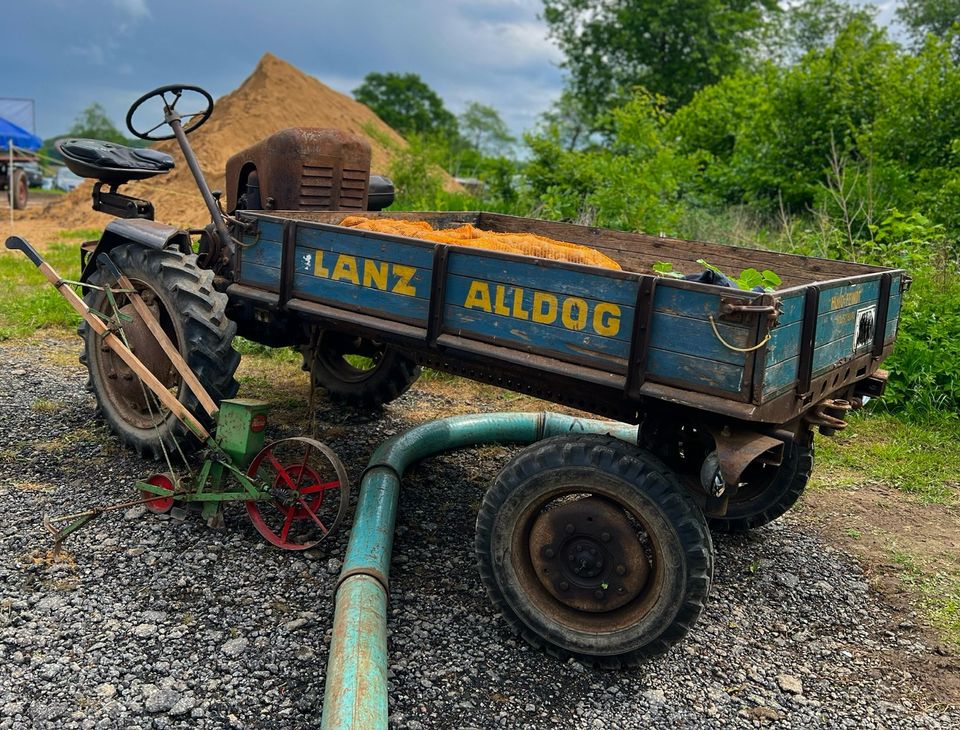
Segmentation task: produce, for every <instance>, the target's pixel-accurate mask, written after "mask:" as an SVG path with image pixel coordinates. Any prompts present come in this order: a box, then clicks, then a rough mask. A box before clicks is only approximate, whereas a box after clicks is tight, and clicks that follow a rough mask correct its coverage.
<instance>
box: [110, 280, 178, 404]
mask: <svg viewBox="0 0 960 730" xmlns="http://www.w3.org/2000/svg"><path fill="white" fill-rule="evenodd" d="M151 295H152V292H144V293H143V294H142V296H143V298H144V302H145V303H147V305H148V306H149V307H150V310H151V311H152V312H153V315H154V316H155V317H156V316H157V315H158V314H159V311H158V307H157V304H156V302H155V301H154V299H153V297H152V296H151ZM120 313H121V314H124V315H127V316H129V317H130V320H129V321H125V322H124V323H123V334H124V335H125V336H126V339H127V342H129V343H130V349H131V350H132V351H133V353H134V354H135V355H136V356H137V357H138V358H139V359H140V361H141V362H142V363H143V364H144V365H145V366H146V367H147V369H148V370H149V371H150V372H151V373H153V375H155V376H156V377H157V379H158V380H159V381H160V382H161V383H163V384H164V385H165V386H167V387H168V388H170V387H173V386H174V385H176V382H177V374H176V370H174V368H173V365H172V363H171V362H170V358H168V357H167V354H166V353H165V352H164V351H163V348H162V347H161V346H160V343H159V342H157V338H156V337H154V336H153V333H152V332H151V331H150V329H149V328H148V327H147V325H146V323H144V321H143V320H142V319H141V318H140V315H139V314H138V313H137V311H136V309H134V307H133V305H132V304H127V305H125V306H123V307H121V308H120ZM102 350H103V351H104V353H105V358H106V363H105V364H106V368H105V374H106V376H107V378H108V379H109V380H110V385H111V390H113V392H114V393H116V394H117V395H118V396H119V397H120V398H122V399H123V400H124V401H125V402H126V403H128V404H129V405H130V406H131V407H133V408H134V409H136V410H138V411H141V412H144V411H146V410H147V401H146V397H145V393H144V387H143V386H142V385H141V383H140V379H139V378H138V377H137V375H136V374H135V373H134V372H133V370H131V369H130V368H129V367H128V366H127V364H126V363H124V362H123V360H121V359H120V357H119V356H118V355H117V354H116V353H114V352H113V350H111V349H110V348H109V347H107V345H106V344H105V343H104V344H103V345H102Z"/></svg>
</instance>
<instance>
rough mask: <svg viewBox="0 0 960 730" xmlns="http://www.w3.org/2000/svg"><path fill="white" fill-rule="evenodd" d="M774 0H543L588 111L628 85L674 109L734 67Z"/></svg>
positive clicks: (625, 92) (775, 8)
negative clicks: (599, 1)
mask: <svg viewBox="0 0 960 730" xmlns="http://www.w3.org/2000/svg"><path fill="white" fill-rule="evenodd" d="M776 12H779V5H778V3H777V0H608V1H607V2H602V3H598V2H596V0H544V11H543V17H544V19H545V20H546V22H547V26H548V28H549V32H550V36H551V37H552V38H553V39H554V40H555V41H556V42H557V43H558V45H559V46H560V49H561V50H562V51H563V52H564V54H565V56H566V58H565V59H564V62H563V66H564V68H566V69H567V71H569V73H570V84H571V88H572V90H573V92H574V93H575V94H576V96H577V98H578V99H579V100H580V102H581V104H583V106H584V108H585V110H586V112H587V114H588V116H595V115H596V114H597V112H600V111H604V110H605V109H609V108H611V107H613V106H616V105H617V103H618V101H622V100H624V99H627V98H629V97H630V96H631V94H632V90H633V89H634V87H637V86H642V87H643V88H644V89H646V90H647V91H648V92H649V93H651V94H654V95H656V96H662V97H665V98H666V100H667V103H668V104H669V105H670V107H671V108H676V107H678V106H680V105H682V104H684V103H686V102H687V101H689V100H690V98H691V97H692V96H693V95H694V93H695V92H696V91H697V90H698V89H702V88H703V87H705V86H708V85H709V84H712V83H714V82H715V81H717V80H718V79H720V78H722V77H723V76H725V75H727V74H729V73H731V72H733V71H735V70H736V69H737V68H739V67H740V66H742V65H743V64H744V63H745V62H746V61H747V60H748V59H749V58H750V55H751V53H752V51H753V50H754V49H755V48H756V47H757V45H758V35H759V31H760V29H761V27H762V25H763V23H764V17H765V14H768V13H776Z"/></svg>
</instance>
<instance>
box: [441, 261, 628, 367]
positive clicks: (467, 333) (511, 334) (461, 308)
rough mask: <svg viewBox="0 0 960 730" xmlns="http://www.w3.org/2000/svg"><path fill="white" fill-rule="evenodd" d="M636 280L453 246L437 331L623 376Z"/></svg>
mask: <svg viewBox="0 0 960 730" xmlns="http://www.w3.org/2000/svg"><path fill="white" fill-rule="evenodd" d="M638 282H639V277H634V276H617V277H611V276H606V275H604V274H603V273H596V274H594V273H587V272H585V271H583V270H574V269H567V268H563V267H560V266H556V265H550V266H543V265H539V264H537V263H526V262H521V261H516V260H513V259H504V258H498V257H493V256H490V255H477V254H476V253H472V252H467V251H460V250H457V249H455V248H451V249H450V253H449V259H448V263H447V279H446V287H445V301H444V307H443V322H442V325H441V329H442V331H443V332H444V333H448V334H452V335H456V336H458V337H462V338H466V339H475V340H479V341H482V342H489V343H491V344H495V345H500V346H504V347H510V348H513V349H518V350H523V351H526V352H530V353H536V354H541V355H548V356H551V357H555V358H557V359H560V360H563V361H565V362H570V363H575V364H582V365H587V366H590V367H596V368H599V369H603V370H607V371H609V372H614V373H618V374H625V373H626V370H627V360H628V358H629V355H630V333H631V331H632V328H633V320H634V317H635V315H636V313H635V311H634V308H635V304H636V299H637V289H638V286H639V283H638Z"/></svg>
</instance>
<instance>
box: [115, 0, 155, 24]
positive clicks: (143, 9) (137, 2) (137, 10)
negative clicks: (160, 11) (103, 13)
mask: <svg viewBox="0 0 960 730" xmlns="http://www.w3.org/2000/svg"><path fill="white" fill-rule="evenodd" d="M113 4H114V6H115V7H116V8H117V10H120V11H122V12H125V13H127V15H128V16H129V17H130V19H131V20H145V19H146V18H150V17H152V15H151V13H150V8H148V7H147V0H113Z"/></svg>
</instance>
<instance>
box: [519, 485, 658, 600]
mask: <svg viewBox="0 0 960 730" xmlns="http://www.w3.org/2000/svg"><path fill="white" fill-rule="evenodd" d="M529 545H530V559H531V561H532V562H533V566H534V568H535V570H536V574H537V578H538V579H539V580H540V583H541V584H542V585H543V587H544V588H545V589H546V590H547V591H548V592H549V593H550V594H551V595H552V596H553V597H554V598H556V599H557V600H558V601H560V602H561V603H563V604H565V605H567V606H569V607H571V608H575V609H577V610H580V611H589V612H591V613H602V612H606V611H613V610H616V609H618V608H620V607H621V606H624V605H626V604H627V603H629V602H630V601H632V600H634V599H635V598H636V597H637V596H639V595H640V593H641V592H642V591H643V588H644V586H645V585H646V582H647V578H648V577H649V575H650V560H649V559H648V558H647V555H646V553H645V552H644V550H643V546H642V545H641V543H640V540H639V538H638V535H637V529H636V527H635V526H634V525H633V523H631V521H630V520H629V519H628V518H627V516H626V515H625V514H624V513H623V511H622V510H621V509H620V508H619V507H618V506H617V505H616V503H614V502H611V501H610V500H608V499H605V498H603V497H583V498H581V499H577V500H574V501H572V502H568V503H566V504H563V505H560V506H559V507H556V508H555V509H551V510H549V511H546V512H543V513H542V514H540V515H539V516H537V518H536V519H535V520H534V522H533V525H532V527H531V530H530V541H529Z"/></svg>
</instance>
